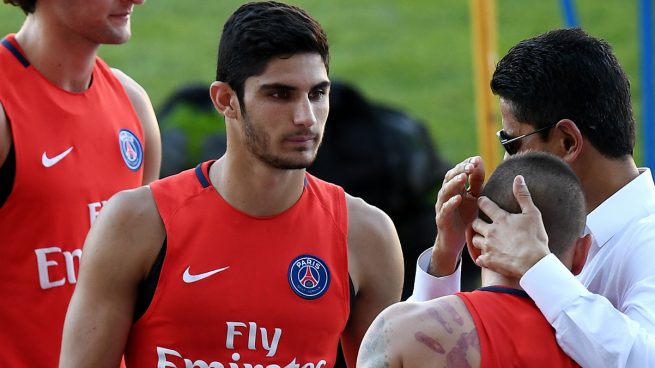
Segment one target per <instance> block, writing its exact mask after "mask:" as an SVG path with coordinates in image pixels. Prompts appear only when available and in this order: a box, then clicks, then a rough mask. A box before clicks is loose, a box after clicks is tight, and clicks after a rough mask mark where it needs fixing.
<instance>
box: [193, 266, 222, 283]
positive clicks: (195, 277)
mask: <svg viewBox="0 0 655 368" xmlns="http://www.w3.org/2000/svg"><path fill="white" fill-rule="evenodd" d="M190 268H191V267H187V268H186V270H184V274H183V275H182V280H184V282H186V283H187V284H190V283H193V282H196V281H200V280H203V279H206V278H208V277H209V276H212V275H215V274H217V273H219V272H221V271H225V270H227V269H228V268H230V266H227V267H223V268H219V269H216V270H213V271H208V272H203V273H200V274H197V275H192V274H190V273H189V269H190Z"/></svg>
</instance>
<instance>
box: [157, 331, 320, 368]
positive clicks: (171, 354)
mask: <svg viewBox="0 0 655 368" xmlns="http://www.w3.org/2000/svg"><path fill="white" fill-rule="evenodd" d="M242 327H245V325H244V326H242ZM169 358H171V359H175V358H178V359H177V360H179V361H180V362H179V363H180V365H177V364H175V363H174V362H173V361H171V360H169ZM239 360H241V355H240V354H239V353H233V354H232V361H231V362H227V363H226V364H223V363H220V362H217V361H212V362H209V363H208V362H207V361H205V360H201V359H196V360H192V359H187V358H184V357H183V356H182V354H180V353H179V352H177V351H175V350H173V349H167V348H162V347H159V346H157V368H182V367H184V368H226V367H229V368H240V367H243V368H282V366H280V365H278V364H269V365H266V366H264V364H258V363H241V366H240V365H239ZM182 362H184V365H181V363H182ZM301 364H302V363H296V358H293V360H292V361H291V362H289V364H287V365H285V366H284V368H301V367H302V368H323V367H325V366H326V364H327V361H325V360H324V359H321V360H319V361H318V362H316V364H314V363H312V362H309V363H305V364H303V365H301Z"/></svg>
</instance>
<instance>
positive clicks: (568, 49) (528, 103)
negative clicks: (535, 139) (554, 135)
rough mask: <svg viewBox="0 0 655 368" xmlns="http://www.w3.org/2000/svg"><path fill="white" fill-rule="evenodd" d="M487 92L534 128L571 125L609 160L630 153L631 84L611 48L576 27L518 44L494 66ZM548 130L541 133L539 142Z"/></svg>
mask: <svg viewBox="0 0 655 368" xmlns="http://www.w3.org/2000/svg"><path fill="white" fill-rule="evenodd" d="M491 90H492V91H493V92H494V94H496V95H498V96H500V97H501V98H503V99H504V100H506V101H507V102H508V103H509V106H510V109H511V112H512V115H514V117H515V118H516V119H517V120H518V121H519V122H520V123H526V124H529V125H531V126H533V127H534V128H535V129H539V128H545V127H547V126H550V125H552V124H555V123H557V122H558V121H560V120H562V119H570V120H571V121H573V122H574V123H575V124H576V126H577V127H578V129H580V132H581V133H582V135H583V136H584V137H585V138H587V139H588V140H589V142H590V143H591V145H592V146H593V147H594V148H596V149H597V150H598V151H599V152H600V153H602V154H603V155H604V156H605V157H608V158H622V157H625V156H626V155H632V154H633V149H634V145H635V121H634V116H633V113H632V104H631V101H630V82H629V81H628V77H627V76H626V74H625V72H624V70H623V69H622V68H621V65H620V64H619V61H618V60H617V58H616V56H615V55H614V53H613V51H612V47H611V46H610V45H609V44H608V43H607V42H605V41H603V40H601V39H598V38H595V37H593V36H591V35H589V34H587V33H586V32H585V31H583V30H581V29H579V28H568V29H558V30H554V31H550V32H547V33H544V34H542V35H539V36H537V37H534V38H530V39H527V40H524V41H521V42H519V43H518V44H516V46H514V47H512V48H511V49H510V50H509V52H508V53H507V55H505V56H504V57H503V58H502V59H501V60H500V61H499V62H498V65H497V66H496V71H495V72H494V75H493V77H492V80H491ZM548 133H549V130H545V131H543V132H540V133H539V135H540V137H541V138H542V140H543V139H545V138H546V136H547V134H548Z"/></svg>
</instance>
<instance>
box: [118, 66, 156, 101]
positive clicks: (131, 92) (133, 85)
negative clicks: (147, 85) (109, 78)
mask: <svg viewBox="0 0 655 368" xmlns="http://www.w3.org/2000/svg"><path fill="white" fill-rule="evenodd" d="M111 71H112V73H114V76H115V77H116V78H117V79H118V80H119V81H120V82H121V84H122V85H123V88H125V91H126V92H127V95H128V96H129V97H130V99H132V100H134V99H135V98H136V99H140V98H144V97H145V98H148V94H147V93H146V90H145V89H143V87H141V85H140V84H139V83H137V82H136V81H135V80H134V79H132V77H130V76H129V75H127V74H125V73H124V72H123V71H122V70H120V69H116V68H111ZM133 102H134V101H133Z"/></svg>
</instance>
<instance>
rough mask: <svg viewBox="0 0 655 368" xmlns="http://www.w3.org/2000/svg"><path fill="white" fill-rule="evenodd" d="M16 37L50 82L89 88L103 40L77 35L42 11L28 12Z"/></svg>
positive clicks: (69, 88) (76, 89)
mask: <svg viewBox="0 0 655 368" xmlns="http://www.w3.org/2000/svg"><path fill="white" fill-rule="evenodd" d="M16 41H18V44H19V45H20V46H21V48H22V49H23V51H24V52H25V54H26V55H25V56H26V57H27V59H28V60H29V61H30V64H32V66H34V68H36V69H37V70H38V71H39V72H40V73H41V74H42V75H43V76H44V77H45V78H46V79H48V80H49V81H50V82H52V83H53V84H55V85H57V86H58V87H60V88H62V89H64V90H66V91H69V92H83V91H85V90H86V89H88V87H89V85H90V83H91V76H92V72H93V66H94V63H95V58H96V56H97V51H98V47H99V46H100V45H99V44H96V43H93V42H90V41H89V40H86V39H81V38H79V37H77V38H76V37H75V36H74V35H72V34H71V32H66V31H65V30H64V29H62V27H61V26H59V25H57V24H56V23H54V22H53V21H50V20H49V19H48V18H47V17H46V16H45V15H44V14H41V13H39V12H38V11H37V12H35V13H34V14H30V15H28V16H27V19H26V20H25V23H24V24H23V26H22V27H21V29H20V31H18V33H17V34H16Z"/></svg>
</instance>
